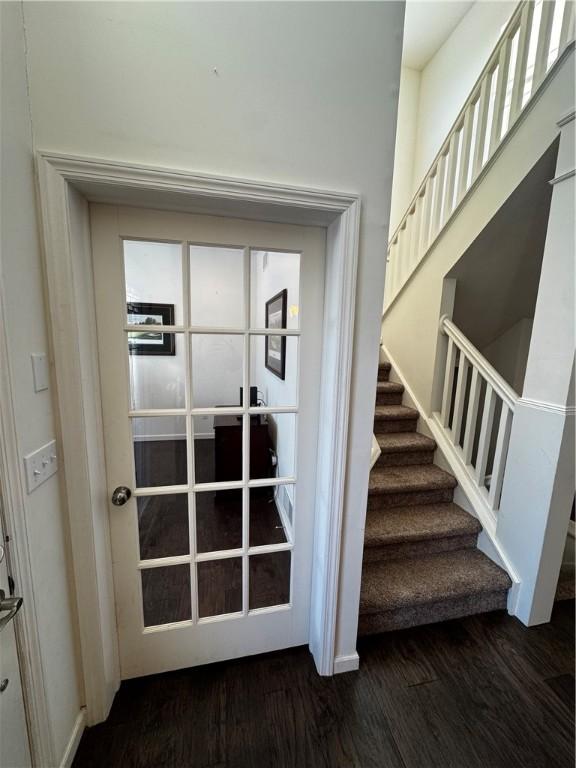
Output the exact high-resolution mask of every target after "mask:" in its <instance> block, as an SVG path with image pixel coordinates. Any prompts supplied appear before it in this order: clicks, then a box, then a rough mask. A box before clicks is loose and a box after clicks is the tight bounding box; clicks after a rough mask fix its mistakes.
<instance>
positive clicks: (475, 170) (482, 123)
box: [471, 74, 492, 183]
mask: <svg viewBox="0 0 576 768" xmlns="http://www.w3.org/2000/svg"><path fill="white" fill-rule="evenodd" d="M491 80H492V76H491V74H486V75H485V76H484V79H483V80H482V84H481V86H480V96H479V98H478V120H477V121H476V140H475V147H474V160H473V166H472V182H471V183H474V181H475V179H476V177H477V176H478V174H479V173H480V171H481V170H482V165H483V157H484V144H485V141H486V125H487V123H488V107H489V106H490V88H489V86H490V82H491Z"/></svg>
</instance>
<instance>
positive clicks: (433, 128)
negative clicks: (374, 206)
mask: <svg viewBox="0 0 576 768" xmlns="http://www.w3.org/2000/svg"><path fill="white" fill-rule="evenodd" d="M516 5H517V4H516V3H515V2H508V1H507V0H506V1H505V0H502V1H501V2H482V1H480V2H475V3H474V4H473V5H472V7H471V8H470V10H469V11H468V13H466V15H465V16H464V17H463V18H462V20H461V21H460V22H459V24H458V25H457V26H456V27H455V28H454V30H453V31H452V33H451V34H450V36H449V37H448V39H447V40H446V41H445V42H444V44H443V45H442V46H441V47H440V48H439V49H438V51H436V53H435V54H434V56H433V57H432V58H431V59H430V60H429V61H428V62H427V64H426V65H425V66H424V67H423V68H422V70H421V71H419V72H418V71H416V70H413V69H409V68H407V67H402V79H401V81H400V101H399V111H398V114H399V120H398V136H397V137H396V154H395V167H394V185H393V190H392V213H391V222H392V229H391V232H392V231H393V230H394V229H395V228H396V226H397V224H398V223H399V220H400V219H401V218H402V216H403V215H404V213H405V212H406V208H407V206H408V203H409V202H410V200H411V199H412V197H413V196H414V193H415V192H416V190H417V189H418V187H419V186H420V184H421V182H422V180H423V178H424V175H425V174H426V172H427V171H428V169H429V168H430V165H431V163H432V161H433V159H434V157H435V156H436V154H437V152H438V150H439V149H440V147H441V145H442V143H443V141H444V139H445V138H446V136H447V135H448V131H449V130H450V128H451V127H452V124H453V122H454V120H455V119H456V116H457V115H458V113H459V112H460V110H461V109H462V107H463V106H464V102H465V101H466V99H467V98H468V96H469V95H470V91H471V90H472V87H473V86H474V83H475V82H476V80H477V78H478V76H479V75H480V72H481V71H482V69H483V68H484V66H485V64H486V62H487V61H488V57H489V55H490V53H491V52H492V50H493V48H494V45H495V44H496V41H497V40H498V38H499V36H500V32H501V30H502V27H503V25H505V24H506V22H507V21H508V19H509V18H510V16H511V15H512V12H513V11H514V8H515V7H516Z"/></svg>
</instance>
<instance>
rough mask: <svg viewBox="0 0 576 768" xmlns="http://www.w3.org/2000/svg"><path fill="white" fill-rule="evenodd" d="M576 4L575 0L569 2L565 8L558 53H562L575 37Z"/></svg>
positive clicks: (568, 0)
mask: <svg viewBox="0 0 576 768" xmlns="http://www.w3.org/2000/svg"><path fill="white" fill-rule="evenodd" d="M575 8H576V3H575V2H574V0H567V2H566V5H565V6H564V15H563V16H562V29H561V31H560V44H559V48H558V53H559V54H560V53H562V51H563V49H564V46H565V45H566V43H568V42H569V41H570V40H572V38H573V37H574V16H575Z"/></svg>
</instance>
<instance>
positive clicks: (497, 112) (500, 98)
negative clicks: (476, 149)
mask: <svg viewBox="0 0 576 768" xmlns="http://www.w3.org/2000/svg"><path fill="white" fill-rule="evenodd" d="M511 50H512V41H511V39H510V38H509V37H507V38H506V39H505V40H504V43H503V45H502V48H501V49H500V57H499V59H498V80H497V81H496V96H495V99H494V112H493V114H492V129H491V131H490V153H489V154H490V155H492V153H493V152H494V150H495V149H496V147H497V146H498V144H500V135H501V133H502V118H503V117H504V101H505V99H506V86H507V84H508V69H509V67H510V52H511Z"/></svg>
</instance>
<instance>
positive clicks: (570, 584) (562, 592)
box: [556, 563, 576, 600]
mask: <svg viewBox="0 0 576 768" xmlns="http://www.w3.org/2000/svg"><path fill="white" fill-rule="evenodd" d="M574 579H575V567H574V563H563V564H562V566H561V568H560V575H559V576H558V585H557V587H556V600H573V599H574V596H575V594H576V583H575V581H574Z"/></svg>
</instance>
